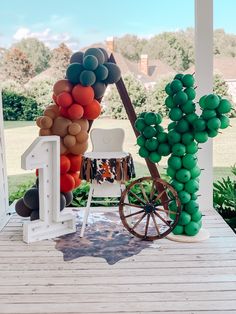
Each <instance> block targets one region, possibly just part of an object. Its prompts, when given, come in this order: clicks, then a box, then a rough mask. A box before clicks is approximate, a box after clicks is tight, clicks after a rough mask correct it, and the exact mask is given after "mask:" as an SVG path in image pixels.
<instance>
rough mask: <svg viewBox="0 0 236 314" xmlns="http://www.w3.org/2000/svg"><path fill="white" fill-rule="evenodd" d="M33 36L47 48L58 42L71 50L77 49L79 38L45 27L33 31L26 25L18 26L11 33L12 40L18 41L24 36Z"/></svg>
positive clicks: (53, 46) (55, 45) (56, 44)
mask: <svg viewBox="0 0 236 314" xmlns="http://www.w3.org/2000/svg"><path fill="white" fill-rule="evenodd" d="M30 37H34V38H37V39H39V40H40V41H42V42H44V43H45V45H47V46H48V47H49V48H55V47H57V46H58V45H59V44H60V43H62V42H63V43H65V44H67V46H68V47H70V48H71V49H72V50H78V46H79V40H78V39H77V38H74V37H72V36H71V35H70V34H69V33H67V32H61V33H55V32H53V31H52V30H51V29H50V28H45V29H44V30H42V31H39V32H33V31H31V30H30V29H29V28H27V27H20V28H18V29H17V31H16V32H15V34H14V35H13V40H14V41H20V40H22V39H25V38H30Z"/></svg>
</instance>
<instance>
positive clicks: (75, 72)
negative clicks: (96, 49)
mask: <svg viewBox="0 0 236 314" xmlns="http://www.w3.org/2000/svg"><path fill="white" fill-rule="evenodd" d="M82 71H83V66H82V64H81V63H71V64H70V65H69V66H68V68H67V70H66V77H67V79H68V80H69V81H70V82H71V83H72V84H74V85H76V84H79V83H80V74H81V72H82Z"/></svg>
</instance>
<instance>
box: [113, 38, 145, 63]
mask: <svg viewBox="0 0 236 314" xmlns="http://www.w3.org/2000/svg"><path fill="white" fill-rule="evenodd" d="M115 43H116V44H115V50H116V51H117V52H120V53H121V54H122V55H123V56H124V57H125V58H127V59H129V60H132V61H138V60H139V59H140V55H141V53H142V50H143V47H144V45H145V44H146V43H147V40H146V39H141V38H138V37H137V36H135V35H129V34H127V35H125V36H123V37H121V38H116V39H115Z"/></svg>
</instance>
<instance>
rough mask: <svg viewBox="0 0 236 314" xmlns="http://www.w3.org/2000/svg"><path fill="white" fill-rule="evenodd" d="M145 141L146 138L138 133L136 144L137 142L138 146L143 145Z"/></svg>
mask: <svg viewBox="0 0 236 314" xmlns="http://www.w3.org/2000/svg"><path fill="white" fill-rule="evenodd" d="M145 141H146V139H145V137H144V136H143V135H139V136H138V137H137V144H138V146H140V147H141V146H145Z"/></svg>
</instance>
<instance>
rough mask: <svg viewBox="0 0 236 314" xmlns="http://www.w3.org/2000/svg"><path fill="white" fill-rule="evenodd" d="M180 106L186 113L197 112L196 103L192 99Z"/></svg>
mask: <svg viewBox="0 0 236 314" xmlns="http://www.w3.org/2000/svg"><path fill="white" fill-rule="evenodd" d="M180 108H181V110H182V111H183V112H184V113H186V114H190V113H193V112H195V110H196V105H195V104H194V102H192V100H188V101H187V102H186V103H185V104H183V105H181V106H180Z"/></svg>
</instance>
